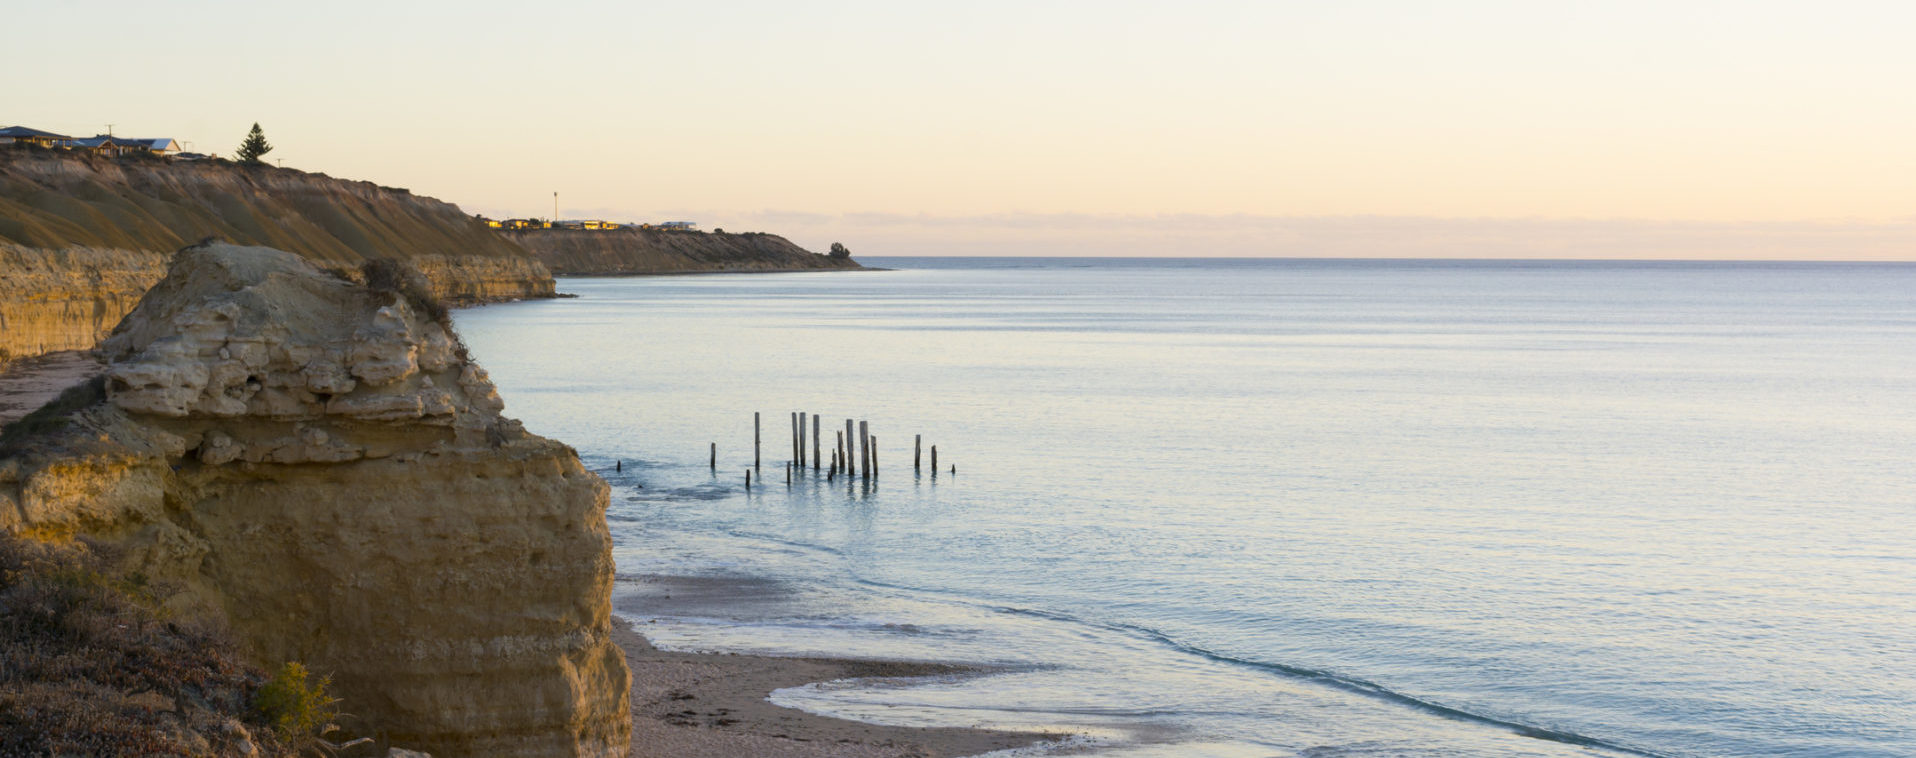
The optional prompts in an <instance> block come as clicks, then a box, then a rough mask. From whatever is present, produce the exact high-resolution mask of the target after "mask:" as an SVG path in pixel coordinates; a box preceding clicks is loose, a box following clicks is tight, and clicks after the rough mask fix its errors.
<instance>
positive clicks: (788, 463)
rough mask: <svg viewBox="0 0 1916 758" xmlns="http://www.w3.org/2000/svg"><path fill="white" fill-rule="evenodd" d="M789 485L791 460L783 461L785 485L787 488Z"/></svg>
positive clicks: (790, 482) (790, 484)
mask: <svg viewBox="0 0 1916 758" xmlns="http://www.w3.org/2000/svg"><path fill="white" fill-rule="evenodd" d="M791 486H792V462H791V461H786V462H785V487H786V488H787V489H790V488H791Z"/></svg>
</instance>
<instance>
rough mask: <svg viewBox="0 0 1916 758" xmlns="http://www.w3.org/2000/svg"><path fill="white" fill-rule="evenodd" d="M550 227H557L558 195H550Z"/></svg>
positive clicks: (555, 193)
mask: <svg viewBox="0 0 1916 758" xmlns="http://www.w3.org/2000/svg"><path fill="white" fill-rule="evenodd" d="M552 226H553V227H555V228H556V227H558V226H559V193H557V192H554V193H552Z"/></svg>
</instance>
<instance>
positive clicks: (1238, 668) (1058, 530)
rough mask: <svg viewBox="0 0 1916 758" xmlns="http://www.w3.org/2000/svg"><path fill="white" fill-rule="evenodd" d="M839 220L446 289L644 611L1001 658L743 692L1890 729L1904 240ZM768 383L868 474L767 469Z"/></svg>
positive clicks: (1745, 733) (1261, 748)
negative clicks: (847, 254) (1323, 255)
mask: <svg viewBox="0 0 1916 758" xmlns="http://www.w3.org/2000/svg"><path fill="white" fill-rule="evenodd" d="M866 263H867V265H876V266H884V267H887V268H891V269H895V270H891V271H868V272H826V273H802V274H762V275H711V276H681V277H649V278H595V279H585V278H580V279H561V280H560V282H559V289H560V291H562V292H567V293H573V294H576V295H578V297H577V299H562V300H547V301H536V302H522V303H515V304H506V305H494V306H488V307H482V308H473V309H467V310H462V311H458V312H457V314H456V318H457V321H458V327H459V329H460V331H461V333H462V334H463V335H464V338H465V340H466V341H467V343H468V344H469V345H470V346H471V348H472V351H473V353H474V354H475V356H476V357H477V358H478V359H479V361H480V362H481V363H482V364H483V365H484V366H485V367H486V368H487V369H488V370H490V372H491V374H492V377H493V379H494V380H495V381H496V382H497V384H498V386H499V389H500V393H501V395H502V396H503V397H504V398H505V400H506V404H507V414H508V415H511V416H514V417H517V418H520V419H523V420H524V421H525V423H526V425H527V426H528V427H529V428H530V429H531V430H532V431H534V432H537V433H540V434H544V435H547V436H551V437H555V438H558V439H561V440H564V441H566V442H568V443H571V444H572V445H574V446H575V447H577V448H578V449H579V451H580V454H581V456H582V457H583V458H584V459H585V461H586V463H587V465H588V466H590V467H592V468H593V469H594V470H596V471H598V472H600V473H601V474H602V475H603V476H605V477H606V479H607V480H608V481H609V482H610V483H611V484H612V502H611V507H610V509H609V511H608V519H609V521H610V522H611V525H612V530H613V538H614V543H615V547H614V551H615V556H616V558H617V561H618V570H619V581H618V583H617V586H616V589H615V591H614V602H615V607H616V608H617V609H618V610H619V612H620V613H621V614H622V615H625V616H626V617H628V618H630V619H632V620H633V621H634V622H636V623H637V624H638V625H639V628H640V631H642V632H643V633H645V634H646V635H647V636H648V637H650V638H651V639H652V640H654V641H655V642H656V643H658V644H659V645H661V646H662V647H668V648H675V649H686V650H723V651H738V652H755V653H772V654H807V655H814V654H817V655H833V656H854V657H878V658H912V659H933V660H951V661H962V662H972V663H981V664H991V665H993V666H994V668H993V671H994V673H992V674H989V675H986V676H979V677H970V678H948V679H938V680H930V681H905V682H899V681H876V682H850V683H846V682H837V683H827V684H823V685H819V686H808V687H800V688H793V689H789V690H782V691H780V692H779V693H777V694H776V695H775V697H774V699H775V701H776V702H779V703H782V704H787V705H792V706H794V707H799V708H803V709H806V710H810V711H815V712H820V713H826V714H832V715H840V716H846V717H850V718H860V719H866V720H872V721H880V722H884V723H894V724H923V725H952V726H973V725H980V726H992V727H1002V728H1013V729H1046V730H1056V731H1060V732H1067V733H1071V734H1075V735H1080V736H1079V737H1077V738H1075V742H1074V744H1077V745H1079V746H1080V747H1083V746H1091V747H1094V748H1096V753H1097V754H1099V755H1110V756H1126V757H1130V756H1218V757H1220V758H1223V757H1231V758H1235V757H1237V756H1292V755H1309V756H1370V755H1380V756H1381V755H1390V756H1398V755H1430V756H1439V755H1443V756H1449V755H1481V756H1562V755H1577V756H1590V755H1622V756H1629V755H1651V756H1909V755H1916V465H1912V461H1916V265H1910V264H1843V263H1827V264H1811V263H1645V262H1510V261H1363V260H1216V259H1211V260H1205V259H1189V260H1187V259H1149V260H1140V259H1065V258H1052V259H929V258H898V259H871V260H867V261H866ZM794 411H805V412H807V413H814V414H818V415H820V416H822V417H823V420H824V423H823V424H822V428H823V430H824V431H825V435H824V436H825V445H824V446H823V447H824V448H825V449H826V450H827V451H829V450H830V449H831V448H832V447H833V445H834V443H835V439H836V437H835V434H834V432H842V431H843V430H844V428H845V420H846V419H855V420H860V421H868V422H869V423H870V429H871V434H873V435H874V436H876V437H877V450H878V454H879V467H878V476H877V478H876V479H875V480H874V481H871V482H869V483H867V482H864V481H862V479H847V478H844V477H838V478H834V479H833V480H832V481H829V482H828V481H826V473H825V472H824V471H820V472H817V473H813V472H811V471H810V470H809V469H807V470H805V471H803V472H801V473H800V474H799V475H796V476H795V477H794V478H793V480H792V482H791V483H790V484H789V485H788V484H787V483H786V473H785V463H786V461H788V460H789V459H790V458H791V457H792V452H791V443H790V428H791V423H790V417H789V415H788V414H789V413H790V412H794ZM754 412H757V413H760V414H761V418H762V426H761V428H762V443H761V448H760V461H759V464H760V468H759V469H758V474H757V476H756V481H755V482H754V486H753V488H752V489H750V490H748V489H746V487H745V474H746V471H747V469H749V468H751V467H752V466H753V463H754V461H753V413H754ZM807 431H808V432H809V429H808V430H807ZM917 438H922V440H923V442H924V445H925V446H926V448H927V452H926V456H927V457H928V456H929V450H928V448H929V446H931V445H937V446H938V456H939V458H938V460H939V466H940V467H941V468H942V469H943V470H941V471H937V472H935V475H934V472H933V471H932V470H930V469H929V468H914V466H913V443H914V440H915V439H917ZM713 444H716V446H717V447H716V449H717V465H716V467H715V468H714V467H713V466H712V465H711V463H710V461H709V456H710V455H711V449H712V448H711V447H710V446H711V445H713ZM807 444H808V447H809V442H808V443H807ZM806 454H807V456H809V455H810V450H809V449H807V451H806ZM827 456H828V458H829V452H828V453H827ZM926 463H928V461H926ZM953 467H955V472H953V470H952V469H953Z"/></svg>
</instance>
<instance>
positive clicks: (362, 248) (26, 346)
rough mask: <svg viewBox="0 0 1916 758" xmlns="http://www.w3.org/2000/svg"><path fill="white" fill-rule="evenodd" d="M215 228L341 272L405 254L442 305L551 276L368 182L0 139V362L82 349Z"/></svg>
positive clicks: (522, 293)
mask: <svg viewBox="0 0 1916 758" xmlns="http://www.w3.org/2000/svg"><path fill="white" fill-rule="evenodd" d="M208 237H213V238H217V239H221V240H225V241H227V242H232V243H236V244H255V245H267V246H271V247H275V248H279V249H282V250H287V251H290V252H293V253H296V254H298V255H300V256H302V257H304V258H307V259H308V260H312V261H313V262H315V263H317V264H319V265H321V266H323V267H326V268H332V269H336V270H342V271H351V270H356V269H358V267H359V265H360V264H361V263H364V262H365V261H367V260H370V259H376V258H395V259H399V260H403V261H405V262H406V263H408V264H410V265H411V266H413V267H414V268H416V269H419V270H420V271H421V272H422V273H424V274H425V275H426V276H427V278H428V279H429V281H430V283H431V285H432V289H433V292H434V294H435V295H437V296H439V297H440V298H442V299H445V300H447V301H449V302H453V303H473V302H488V301H497V300H514V299H520V298H529V297H551V296H552V295H553V283H552V274H551V273H550V272H548V271H546V269H545V267H544V266H542V265H540V264H539V262H538V261H536V260H534V259H533V258H532V257H531V256H530V255H528V254H527V253H526V252H525V251H524V250H523V249H521V248H519V246H517V245H515V244H513V243H512V242H511V241H509V240H506V239H502V238H500V237H499V236H498V235H496V234H493V233H492V232H491V231H490V230H488V229H487V228H486V227H485V225H484V224H483V223H481V222H480V221H478V220H477V219H475V218H473V217H472V216H469V215H467V214H466V213H465V212H463V211H461V210H459V208H458V206H455V205H453V204H451V203H447V202H444V201H441V200H436V199H433V198H430V197H424V196H420V195H414V194H412V193H411V192H408V191H406V190H403V189H395V188H391V187H382V186H379V185H377V184H373V183H372V182H359V181H349V180H345V179H335V178H333V177H330V176H326V175H325V174H310V173H306V172H304V171H298V170H294V169H284V168H275V167H272V166H265V165H244V164H237V163H230V162H226V161H194V162H186V163H182V162H178V161H171V160H166V159H163V158H157V157H152V156H144V155H130V156H123V157H118V158H114V157H107V156H98V155H89V154H82V153H68V152H63V151H49V150H37V149H31V148H25V147H7V148H0V363H4V362H5V361H6V360H7V359H8V358H19V357H26V356H33V355H40V354H43V353H48V352H54V351H59V350H75V349H86V348H91V347H93V346H94V345H95V344H97V343H98V342H99V340H100V338H102V337H104V336H105V334H106V331H107V330H108V329H111V328H112V327H113V325H114V324H116V323H118V322H119V320H120V317H121V316H124V315H125V314H126V313H127V312H128V311H130V310H132V308H133V306H134V304H135V303H138V302H139V299H140V296H141V295H142V294H144V293H145V292H146V290H147V288H149V287H151V286H152V285H153V283H154V282H157V281H159V279H160V277H161V276H163V275H164V274H165V272H166V261H167V257H168V256H169V255H170V254H171V253H172V252H173V251H174V250H178V249H180V248H181V247H184V246H186V245H190V244H193V243H195V242H198V241H200V240H202V239H205V238H208Z"/></svg>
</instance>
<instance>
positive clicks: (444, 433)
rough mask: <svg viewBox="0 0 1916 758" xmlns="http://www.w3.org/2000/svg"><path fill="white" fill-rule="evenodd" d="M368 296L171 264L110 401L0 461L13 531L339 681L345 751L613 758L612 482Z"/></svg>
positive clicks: (110, 382) (455, 348)
mask: <svg viewBox="0 0 1916 758" xmlns="http://www.w3.org/2000/svg"><path fill="white" fill-rule="evenodd" d="M367 278H368V279H370V280H371V282H372V286H368V285H365V284H359V283H355V282H351V281H347V280H345V279H343V278H341V277H339V276H338V275H336V274H333V273H330V272H326V271H322V270H320V269H319V268H317V267H315V266H314V265H313V264H312V263H311V262H309V261H308V260H305V259H303V258H301V257H299V256H295V255H292V254H289V253H284V252H280V251H275V250H270V249H265V248H242V247H235V246H229V245H223V244H216V245H211V246H207V247H197V248H189V249H186V250H183V251H181V252H180V253H179V254H177V255H176V256H175V257H174V260H173V262H172V264H171V269H170V271H169V273H168V275H167V277H166V279H165V280H163V281H161V282H160V283H159V284H157V285H156V286H155V287H154V288H153V290H152V291H151V293H149V294H148V295H147V296H146V297H145V298H144V299H143V300H142V301H141V302H140V305H139V306H138V307H137V308H135V309H134V310H133V312H132V313H130V314H128V316H127V317H126V318H125V320H124V321H123V322H121V323H120V324H119V326H118V327H117V328H116V329H115V331H114V333H113V334H112V336H111V337H109V338H108V339H107V340H105V342H104V343H103V345H102V349H103V350H104V351H105V352H106V353H107V357H108V367H107V372H106V376H105V377H104V380H103V382H102V383H101V385H100V386H99V388H98V390H97V397H93V398H89V397H85V396H80V397H75V398H69V401H70V402H69V404H70V405H72V406H73V407H74V408H77V410H72V411H71V413H70V415H69V416H68V417H67V418H66V419H65V420H64V421H57V420H49V419H46V418H42V419H39V420H37V421H35V422H34V423H33V424H28V423H27V422H21V423H20V424H16V425H14V426H12V427H9V429H8V434H7V436H6V437H5V438H0V529H4V530H8V531H13V532H16V533H19V534H23V535H26V536H29V537H33V538H37V539H41V540H48V541H62V540H67V539H72V538H75V537H77V536H80V535H87V536H89V537H91V538H94V539H99V540H104V541H106V542H108V543H111V544H114V545H118V546H120V547H122V548H123V551H121V554H123V555H125V556H126V560H127V561H128V563H129V565H127V566H126V567H125V568H126V570H127V571H137V572H139V573H140V575H141V576H144V577H146V578H147V579H148V580H149V581H153V582H157V583H161V584H163V585H166V586H169V587H173V588H175V589H176V590H177V592H176V594H175V595H174V596H173V597H172V599H171V600H170V601H169V605H170V606H172V607H174V608H175V609H176V610H178V611H179V612H182V613H189V614H204V615H211V616H213V617H217V618H220V619H223V620H224V621H225V622H226V623H227V624H229V625H230V626H231V628H232V630H233V631H234V633H235V635H236V636H237V637H238V638H239V639H240V640H241V641H242V644H243V645H244V646H245V647H246V648H247V651H248V653H249V654H250V656H251V657H253V658H255V659H256V661H257V662H258V663H260V664H262V665H264V666H269V667H273V666H277V664H278V663H280V662H283V661H289V660H292V661H302V662H305V663H307V664H308V665H310V666H311V667H312V668H313V669H314V670H316V671H319V672H323V673H329V674H331V675H332V676H333V678H334V683H335V687H336V690H337V693H338V694H339V695H340V696H342V697H343V698H345V702H344V703H343V706H344V710H345V711H346V712H348V713H351V714H354V716H355V717H354V718H353V719H351V721H350V723H348V724H347V727H348V731H349V732H353V733H355V734H361V735H368V736H374V737H378V738H380V739H381V741H382V743H383V744H398V745H403V746H406V747H409V748H413V749H423V750H426V751H428V752H431V753H432V754H433V755H435V756H439V758H450V757H451V756H610V755H624V754H625V752H626V750H627V749H628V742H629V739H630V721H629V716H628V714H627V707H628V706H627V702H628V695H627V686H628V675H627V669H626V666H625V663H624V661H623V658H622V656H621V653H620V652H619V651H618V649H617V648H616V647H614V645H613V644H612V642H611V641H610V639H609V634H610V629H611V627H610V606H609V599H608V590H609V588H610V583H611V581H612V559H611V554H610V539H609V536H608V533H607V531H606V525H605V507H606V498H607V490H606V486H605V484H604V482H602V481H601V480H599V478H598V477H596V476H594V475H592V474H591V473H590V472H588V471H586V470H585V469H584V468H583V467H582V466H581V464H580V462H579V460H578V457H577V455H576V453H574V451H573V450H572V449H570V448H568V447H566V446H565V445H563V444H560V443H558V442H555V441H552V440H548V439H544V438H542V437H538V436H536V435H532V434H529V433H527V432H526V431H524V429H523V428H522V427H521V426H520V425H519V424H518V422H516V421H513V420H511V419H508V418H506V417H504V416H503V415H501V410H502V407H503V404H502V403H501V401H500V399H499V397H498V395H497V394H496V393H495V392H494V390H493V387H492V385H491V383H490V382H489V381H488V380H487V378H486V374H485V372H484V370H483V369H481V368H480V367H479V366H478V365H477V364H475V363H473V362H472V361H471V360H470V359H469V358H468V357H467V356H466V355H465V351H464V349H463V348H462V347H461V346H460V345H459V342H458V339H457V337H456V335H454V334H453V333H452V332H451V331H450V329H449V327H448V326H447V324H446V322H445V320H444V317H443V316H444V312H443V310H441V309H438V308H436V307H434V306H433V305H431V304H430V303H429V302H428V298H426V297H425V296H423V292H422V290H423V285H422V284H417V283H410V282H409V280H407V279H406V278H405V277H404V276H403V275H392V274H391V272H387V274H386V275H380V274H379V273H378V272H374V274H373V275H372V276H369V277H367ZM29 426H33V427H35V428H36V429H38V431H35V432H33V433H32V434H27V435H23V434H20V433H18V431H17V430H19V429H25V428H27V427H29Z"/></svg>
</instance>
